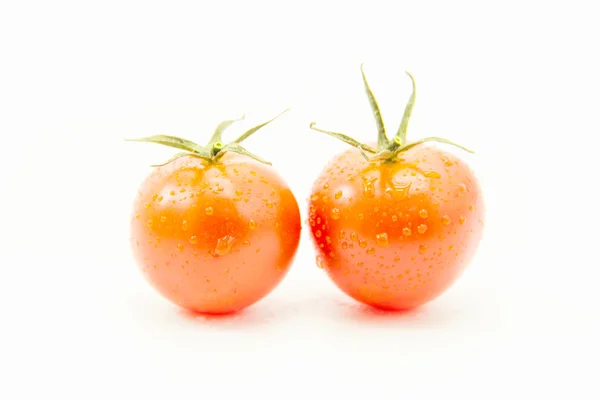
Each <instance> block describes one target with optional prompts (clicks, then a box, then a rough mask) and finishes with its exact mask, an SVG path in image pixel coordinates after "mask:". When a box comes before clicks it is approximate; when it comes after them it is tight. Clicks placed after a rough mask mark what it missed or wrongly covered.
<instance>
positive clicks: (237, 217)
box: [131, 154, 301, 314]
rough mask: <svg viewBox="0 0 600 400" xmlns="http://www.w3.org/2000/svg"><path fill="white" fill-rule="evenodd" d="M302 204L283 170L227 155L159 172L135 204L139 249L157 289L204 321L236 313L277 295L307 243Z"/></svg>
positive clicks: (190, 160)
mask: <svg viewBox="0 0 600 400" xmlns="http://www.w3.org/2000/svg"><path fill="white" fill-rule="evenodd" d="M300 231H301V223H300V213H299V209H298V203H297V201H296V199H295V197H294V195H293V194H292V192H291V191H290V189H289V188H288V186H287V184H286V183H285V182H284V181H283V179H282V178H281V177H280V176H279V175H278V174H277V173H276V172H275V170H274V169H273V168H272V167H270V166H268V165H265V164H261V163H259V162H256V161H254V160H252V159H250V158H248V157H244V156H238V155H230V154H226V155H225V156H223V158H222V160H221V161H220V162H219V163H213V164H210V163H207V162H206V161H204V160H202V159H200V158H196V157H189V156H188V157H184V158H180V159H178V160H176V161H173V162H171V163H169V164H167V165H166V166H163V167H158V168H156V169H154V170H153V171H152V172H151V173H150V175H149V176H148V177H147V178H146V179H145V180H144V182H143V183H142V185H141V187H140V190H139V193H138V196H137V198H136V200H135V202H134V207H133V216H132V219H131V244H132V248H133V254H134V258H135V260H136V262H137V264H138V266H139V267H140V269H141V270H142V272H143V274H144V276H145V277H146V279H147V280H148V281H149V282H150V284H151V285H152V286H153V287H154V288H155V289H156V290H157V291H158V292H159V293H161V294H162V295H163V296H164V297H165V298H167V299H168V300H170V301H171V302H173V303H175V304H178V305H180V306H181V307H183V308H186V309H189V310H192V311H196V312H200V313H214V314H222V313H230V312H235V311H239V310H241V309H243V308H246V307H248V306H250V305H252V304H254V303H255V302H257V301H258V300H260V299H262V298H263V297H265V296H266V295H267V294H268V293H269V292H271V291H272V290H273V289H274V288H275V287H276V286H277V285H278V284H279V283H280V282H281V280H282V279H283V278H284V277H285V275H286V274H287V272H288V270H289V267H290V265H291V263H292V261H293V259H294V257H295V254H296V251H297V248H298V244H299V240H300Z"/></svg>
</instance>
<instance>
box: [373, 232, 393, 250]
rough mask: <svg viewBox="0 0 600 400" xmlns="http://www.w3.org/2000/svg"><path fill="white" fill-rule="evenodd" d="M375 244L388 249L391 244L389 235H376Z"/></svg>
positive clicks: (384, 233)
mask: <svg viewBox="0 0 600 400" xmlns="http://www.w3.org/2000/svg"><path fill="white" fill-rule="evenodd" d="M375 242H376V243H377V246H379V247H387V245H388V244H390V242H389V239H388V234H387V233H386V232H383V233H378V234H376V235H375Z"/></svg>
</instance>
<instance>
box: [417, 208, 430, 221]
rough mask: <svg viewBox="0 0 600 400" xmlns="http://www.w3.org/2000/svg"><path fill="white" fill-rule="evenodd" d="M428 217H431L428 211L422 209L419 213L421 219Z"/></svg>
mask: <svg viewBox="0 0 600 400" xmlns="http://www.w3.org/2000/svg"><path fill="white" fill-rule="evenodd" d="M428 216H429V213H428V212H427V210H426V209H424V208H422V209H421V210H420V211H419V217H421V218H423V219H425V218H427V217H428Z"/></svg>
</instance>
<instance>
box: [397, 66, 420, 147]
mask: <svg viewBox="0 0 600 400" xmlns="http://www.w3.org/2000/svg"><path fill="white" fill-rule="evenodd" d="M406 74H407V75H408V76H409V77H410V80H411V82H412V94H411V95H410V98H409V99H408V103H407V104H406V108H405V109H404V115H403V116H402V121H401V122H400V127H399V128H398V132H397V133H396V137H395V138H394V142H395V143H396V144H398V145H400V146H402V145H404V144H405V143H406V132H407V131H408V122H409V121H410V117H411V116H412V112H413V108H414V106H415V99H416V97H417V85H416V83H415V78H414V77H413V76H412V74H411V73H410V72H408V71H406ZM396 138H397V139H396ZM398 141H399V143H398Z"/></svg>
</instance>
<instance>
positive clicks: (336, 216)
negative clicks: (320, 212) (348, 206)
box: [331, 208, 340, 219]
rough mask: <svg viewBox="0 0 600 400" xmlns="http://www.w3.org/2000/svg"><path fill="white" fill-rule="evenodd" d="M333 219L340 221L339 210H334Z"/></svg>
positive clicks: (332, 212)
mask: <svg viewBox="0 0 600 400" xmlns="http://www.w3.org/2000/svg"><path fill="white" fill-rule="evenodd" d="M331 218H333V219H340V210H339V208H333V209H332V210H331Z"/></svg>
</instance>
